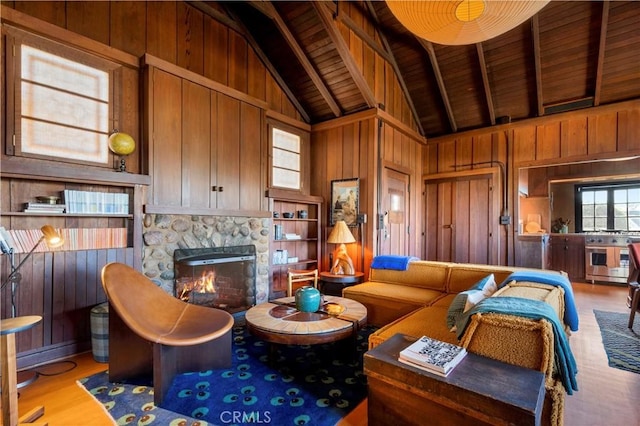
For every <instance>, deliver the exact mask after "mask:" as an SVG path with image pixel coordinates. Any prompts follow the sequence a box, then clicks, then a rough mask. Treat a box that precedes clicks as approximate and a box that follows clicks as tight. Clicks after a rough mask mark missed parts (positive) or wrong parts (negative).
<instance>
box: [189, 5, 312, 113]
mask: <svg viewBox="0 0 640 426" xmlns="http://www.w3.org/2000/svg"><path fill="white" fill-rule="evenodd" d="M189 4H190V5H191V6H193V7H195V8H196V9H198V10H200V11H201V12H203V13H206V14H207V15H209V16H211V17H212V18H213V19H215V20H217V21H219V22H220V23H222V24H224V25H227V26H228V27H230V28H231V29H233V30H234V31H237V32H238V33H239V34H241V35H242V36H243V37H244V38H245V39H246V40H247V42H248V43H249V45H250V46H251V47H252V48H253V50H254V51H255V52H256V55H258V57H259V58H260V60H261V61H262V63H263V64H264V66H265V67H266V68H267V70H268V71H269V73H271V75H272V76H273V78H274V79H275V80H276V82H277V83H278V85H279V86H280V88H281V89H282V91H283V92H284V93H285V94H286V95H287V98H289V100H290V101H291V103H292V104H293V106H294V107H295V108H296V110H297V111H298V113H299V114H300V115H301V116H302V118H303V120H304V121H305V122H306V123H310V122H311V117H310V116H309V114H308V113H307V112H306V111H305V109H304V108H303V107H302V105H301V104H300V102H299V101H298V99H297V98H296V96H295V95H294V94H293V92H292V91H291V89H290V88H289V86H288V85H287V83H286V82H285V81H284V79H283V78H282V76H281V75H280V73H279V72H278V71H277V70H276V68H275V67H274V66H273V64H272V63H271V61H270V60H269V58H268V57H267V55H266V54H265V53H264V52H263V51H262V49H261V48H260V46H259V45H258V43H257V42H256V40H255V39H254V38H253V36H252V35H251V33H250V32H249V30H248V29H247V28H246V27H245V25H244V24H243V23H242V20H241V19H240V18H239V17H238V16H235V14H234V13H233V12H232V11H231V10H229V9H227V8H225V9H226V11H227V13H228V14H229V16H230V17H231V18H229V16H227V15H225V14H223V13H220V12H219V11H218V10H216V9H214V8H212V7H211V6H209V5H207V4H206V3H202V2H199V1H198V2H195V1H192V2H189Z"/></svg>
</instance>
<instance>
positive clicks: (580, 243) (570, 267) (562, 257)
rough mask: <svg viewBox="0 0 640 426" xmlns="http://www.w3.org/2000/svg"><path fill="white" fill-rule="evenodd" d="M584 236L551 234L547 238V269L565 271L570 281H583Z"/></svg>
mask: <svg viewBox="0 0 640 426" xmlns="http://www.w3.org/2000/svg"><path fill="white" fill-rule="evenodd" d="M584 246H585V242H584V236H583V235H568V234H552V235H551V236H550V237H549V268H548V269H552V270H556V271H565V272H566V273H567V274H568V275H569V279H570V280H571V281H584V276H585V264H584Z"/></svg>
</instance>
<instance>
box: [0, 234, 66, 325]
mask: <svg viewBox="0 0 640 426" xmlns="http://www.w3.org/2000/svg"><path fill="white" fill-rule="evenodd" d="M40 231H42V236H41V237H40V239H39V240H38V242H37V243H36V244H35V245H34V246H33V248H32V249H31V251H29V253H27V255H26V256H25V257H24V259H22V261H21V262H20V263H19V264H18V266H16V264H15V250H14V248H13V247H11V246H10V245H9V240H8V239H5V237H4V235H0V249H1V250H2V253H3V254H8V255H9V263H10V265H11V273H9V275H8V276H7V278H6V279H5V280H4V281H3V282H2V286H1V287H0V288H1V289H4V287H5V286H6V285H7V284H11V317H12V318H15V317H16V316H17V312H16V310H17V308H16V303H15V302H16V301H15V297H16V290H17V289H18V287H19V286H20V281H21V280H22V274H20V268H21V267H22V265H24V263H25V262H26V261H27V259H29V258H30V257H31V255H32V254H33V252H34V251H35V250H36V248H38V246H40V244H41V243H42V241H45V242H46V244H47V246H48V247H49V248H58V247H61V246H62V245H63V244H64V238H62V237H61V236H60V234H58V232H57V231H56V230H55V229H54V228H53V227H52V226H51V225H45V226H43V227H42V228H40Z"/></svg>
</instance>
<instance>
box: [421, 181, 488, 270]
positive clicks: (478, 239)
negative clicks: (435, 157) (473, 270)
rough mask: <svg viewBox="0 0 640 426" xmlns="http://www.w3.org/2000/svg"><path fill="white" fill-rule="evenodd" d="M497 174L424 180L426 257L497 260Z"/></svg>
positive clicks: (446, 259) (458, 260) (452, 260)
mask: <svg viewBox="0 0 640 426" xmlns="http://www.w3.org/2000/svg"><path fill="white" fill-rule="evenodd" d="M495 181H497V178H496V175H495V174H493V173H489V174H475V175H471V176H450V177H444V178H435V179H427V180H426V181H425V191H426V192H425V202H426V212H425V218H426V223H425V229H426V231H427V232H426V236H425V239H426V241H425V247H426V251H427V252H426V257H427V259H429V260H439V261H444V262H461V263H480V264H493V263H494V262H496V261H497V260H498V252H499V247H498V241H499V238H498V234H497V230H498V215H499V209H498V206H499V201H500V198H499V193H498V191H496V190H494V184H495V183H497V182H495Z"/></svg>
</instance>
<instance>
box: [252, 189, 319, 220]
mask: <svg viewBox="0 0 640 426" xmlns="http://www.w3.org/2000/svg"><path fill="white" fill-rule="evenodd" d="M265 196H267V197H268V198H276V199H278V200H281V201H293V202H303V203H321V204H322V203H324V198H322V197H321V196H319V195H304V194H301V193H296V192H293V191H287V190H286V189H279V188H269V189H267V191H266V193H265ZM268 213H269V214H270V212H268ZM269 217H271V216H269Z"/></svg>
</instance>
